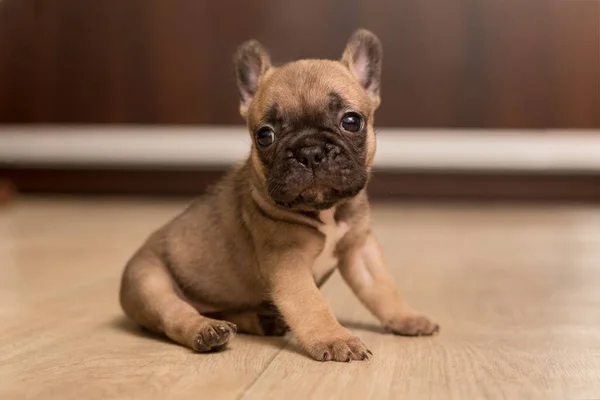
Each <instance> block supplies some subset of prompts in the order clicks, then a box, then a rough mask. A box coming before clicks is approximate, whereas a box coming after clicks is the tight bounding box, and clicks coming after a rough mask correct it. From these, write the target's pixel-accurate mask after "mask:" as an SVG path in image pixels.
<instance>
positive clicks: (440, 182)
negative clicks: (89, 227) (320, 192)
mask: <svg viewBox="0 0 600 400" xmlns="http://www.w3.org/2000/svg"><path fill="white" fill-rule="evenodd" d="M225 172H226V171H225V170H222V169H211V170H199V169H193V168H177V169H168V168H161V167H160V166H157V167H155V168H144V169H132V168H127V167H121V168H119V167H117V166H115V167H114V168H110V169H107V168H100V167H99V168H93V167H86V168H69V167H65V168H50V169H47V168H43V167H38V168H33V167H28V168H9V169H3V168H2V167H1V166H0V176H3V177H5V178H6V179H8V180H10V181H11V182H12V183H13V184H14V186H15V187H16V189H18V191H19V193H23V194H26V195H28V194H36V195H39V194H62V195H65V194H66V195H73V194H76V195H82V194H83V195H94V196H96V195H119V196H122V195H126V196H130V195H133V196H166V197H170V196H185V197H190V196H195V195H200V194H203V193H205V192H206V190H207V189H208V188H209V187H210V186H211V185H214V184H215V183H216V182H217V181H218V180H219V179H220V178H221V177H222V176H223V174H224V173H225ZM368 190H369V195H370V196H371V197H372V198H373V199H376V200H390V201H398V200H443V201H449V200H452V201H464V200H476V201H525V202H529V201H544V202H596V203H597V202H598V201H600V175H599V174H580V173H555V174H549V175H546V174H535V173H511V172H506V171H504V172H503V171H494V172H488V173H477V172H467V171H447V172H439V171H376V172H375V173H374V174H373V178H372V180H371V182H370V184H369V187H368Z"/></svg>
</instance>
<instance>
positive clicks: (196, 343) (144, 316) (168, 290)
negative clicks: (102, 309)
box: [120, 250, 237, 352]
mask: <svg viewBox="0 0 600 400" xmlns="http://www.w3.org/2000/svg"><path fill="white" fill-rule="evenodd" d="M120 301H121V307H122V308H123V311H124V312H125V314H126V315H128V316H129V317H130V318H131V319H133V320H134V321H135V322H137V323H138V324H140V325H142V326H144V327H145V328H147V329H149V330H151V331H154V332H157V333H161V334H164V335H166V336H167V337H169V338H170V339H171V340H173V341H175V342H177V343H179V344H182V345H184V346H187V347H189V348H191V349H193V350H196V351H199V352H206V351H210V350H219V349H222V348H224V347H225V346H226V345H227V343H228V342H229V340H230V339H231V338H233V336H234V335H235V333H236V331H237V327H236V326H235V324H233V323H231V322H228V321H219V320H216V319H212V318H207V317H205V316H203V315H200V314H199V313H198V311H197V310H196V309H195V308H194V307H193V306H192V305H190V304H189V303H188V302H186V301H185V300H184V299H183V298H182V296H180V295H179V294H178V292H177V289H176V283H175V282H174V281H173V279H172V278H171V276H170V274H169V272H168V270H167V269H166V267H165V266H164V264H163V263H162V261H161V260H160V259H159V258H158V257H157V256H156V255H154V254H153V253H152V252H150V251H146V252H145V251H144V250H142V252H140V253H138V254H137V255H136V256H134V257H133V258H132V259H131V261H130V262H129V263H128V265H127V266H126V267H125V271H124V273H123V278H122V281H121V292H120Z"/></svg>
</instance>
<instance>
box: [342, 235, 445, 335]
mask: <svg viewBox="0 0 600 400" xmlns="http://www.w3.org/2000/svg"><path fill="white" fill-rule="evenodd" d="M362 243H363V244H361V245H358V246H356V245H350V246H347V247H346V250H345V251H344V252H343V254H341V257H340V264H339V269H340V273H341V275H342V277H343V278H344V280H345V281H346V282H347V283H348V285H349V286H350V287H351V288H352V290H353V291H354V293H355V294H356V296H357V297H358V298H359V299H360V301H361V302H362V303H363V304H364V305H365V307H367V309H368V310H369V311H371V313H373V314H374V315H375V316H376V317H377V318H378V319H379V320H380V321H381V323H382V325H383V327H384V328H385V329H386V330H389V331H392V332H394V333H396V334H399V335H407V336H420V335H432V334H434V333H436V332H438V331H439V326H438V325H437V324H435V323H433V322H431V321H430V320H429V319H428V318H426V317H425V316H423V315H421V314H419V313H418V312H416V311H415V310H413V309H412V308H411V307H410V306H409V305H408V304H407V303H406V301H404V300H403V299H402V297H401V296H400V294H399V293H398V290H397V288H396V284H395V282H394V280H393V278H392V276H391V275H390V274H389V272H388V271H387V268H386V266H385V263H384V261H383V257H382V255H381V250H380V249H379V245H378V243H377V241H376V240H375V238H374V237H373V235H372V234H370V233H369V234H368V235H367V237H366V238H365V239H364V241H363V242H362Z"/></svg>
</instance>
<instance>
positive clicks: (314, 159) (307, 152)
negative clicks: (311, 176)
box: [296, 146, 325, 169]
mask: <svg viewBox="0 0 600 400" xmlns="http://www.w3.org/2000/svg"><path fill="white" fill-rule="evenodd" d="M324 156H325V152H324V151H323V148H322V147H321V146H311V147H303V148H301V149H300V150H298V152H297V153H296V159H297V160H298V161H300V164H302V165H304V166H305V167H306V168H309V169H315V168H316V167H317V166H318V165H319V164H321V162H322V161H323V158H324Z"/></svg>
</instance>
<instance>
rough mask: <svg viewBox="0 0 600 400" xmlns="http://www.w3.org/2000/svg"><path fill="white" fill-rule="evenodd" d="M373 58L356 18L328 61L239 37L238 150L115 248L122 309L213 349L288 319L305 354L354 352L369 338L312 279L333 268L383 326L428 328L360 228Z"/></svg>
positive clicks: (282, 328) (345, 357) (327, 356)
mask: <svg viewBox="0 0 600 400" xmlns="http://www.w3.org/2000/svg"><path fill="white" fill-rule="evenodd" d="M381 59H382V48H381V44H380V42H379V40H378V38H377V37H376V36H375V35H374V34H372V33H371V32H369V31H366V30H362V29H361V30H358V31H356V32H355V33H354V34H353V35H352V36H351V37H350V39H349V41H348V43H347V46H346V48H345V51H344V52H343V55H342V57H341V59H340V60H339V61H333V60H299V61H296V62H292V63H288V64H285V65H283V66H273V65H271V63H270V61H269V56H268V54H267V52H266V51H265V50H264V49H263V47H262V46H261V44H260V43H258V42H256V41H254V40H251V41H248V42H246V43H244V44H243V45H242V46H240V48H239V49H238V51H237V54H236V56H235V71H236V76H237V83H238V87H239V94H240V99H241V101H240V112H241V115H242V116H243V117H244V119H245V121H246V123H247V127H248V130H249V133H250V135H251V137H252V143H253V145H252V148H251V151H250V154H249V157H248V158H247V160H245V161H244V162H243V163H241V164H240V165H238V166H237V167H235V168H234V169H233V170H232V171H230V172H229V173H228V174H227V175H226V176H225V177H224V178H223V179H222V180H221V182H220V183H218V184H217V185H216V186H215V187H214V188H212V189H211V190H210V192H209V193H208V194H207V195H206V196H204V197H202V198H201V199H198V200H196V201H195V202H193V203H192V204H191V205H189V206H188V207H187V209H185V210H184V211H183V212H182V213H181V214H179V215H178V216H177V217H175V218H174V219H173V220H171V221H170V222H168V223H167V224H166V225H165V226H163V227H162V228H160V229H158V230H157V231H155V232H154V233H153V234H152V235H150V236H149V238H148V239H147V240H146V242H145V243H144V244H143V245H142V246H141V248H140V249H139V250H138V251H137V252H136V253H135V254H134V255H133V257H132V258H131V259H130V260H129V262H128V263H127V265H126V267H125V270H124V273H123V277H122V282H121V290H120V302H121V306H122V308H123V310H124V312H125V313H126V315H128V316H129V317H130V318H131V319H133V320H134V321H135V322H137V323H138V324H140V325H142V326H144V327H146V328H147V329H149V330H152V331H155V332H158V333H161V334H165V335H166V336H168V337H169V338H171V339H172V340H173V341H175V342H178V343H180V344H182V345H184V346H187V347H189V348H191V349H194V350H196V351H198V352H207V351H211V350H218V349H222V348H223V347H225V346H226V345H227V344H228V342H229V341H230V340H231V339H232V338H233V337H234V335H235V333H236V332H237V331H240V332H244V333H249V334H256V335H282V334H284V333H285V332H286V331H287V330H288V329H290V330H291V332H292V333H293V334H294V335H295V337H296V338H297V339H298V341H299V342H300V343H301V345H302V346H303V348H304V349H305V350H306V352H307V353H308V354H309V355H310V356H311V357H313V358H314V359H316V360H320V361H350V360H364V359H366V358H368V355H369V354H371V353H370V351H369V350H368V349H367V347H366V346H365V344H364V343H363V342H362V341H361V340H360V339H359V338H358V337H356V336H354V335H353V334H352V333H350V332H349V331H348V330H347V329H345V328H344V327H343V326H341V325H340V324H339V322H338V321H337V320H336V318H335V316H334V315H333V313H332V311H331V309H330V307H329V306H328V304H327V302H326V301H325V300H324V299H323V297H322V296H321V293H320V292H319V287H320V286H321V285H322V284H323V283H324V282H325V281H326V280H327V278H328V277H329V276H330V275H331V274H332V272H333V271H334V270H335V269H336V268H337V269H338V270H339V271H340V273H341V275H342V277H343V279H344V280H345V281H346V282H347V284H348V285H349V286H350V287H351V289H352V290H353V291H354V293H355V294H356V296H358V298H359V299H360V300H361V302H362V303H363V304H364V305H365V307H366V308H367V309H368V310H370V312H372V313H373V314H374V315H375V316H376V317H377V318H378V319H379V321H381V323H382V324H383V326H384V327H385V328H386V329H387V330H389V331H391V332H394V333H396V334H401V335H431V334H433V333H435V332H437V331H438V325H436V324H435V323H433V322H431V321H430V320H429V319H427V318H425V317H424V316H422V315H420V314H418V313H417V312H416V311H414V310H413V309H412V308H411V307H410V306H409V305H408V304H407V303H406V302H405V301H404V300H403V299H402V298H401V296H400V295H399V293H398V291H397V289H396V286H395V284H394V281H393V280H392V278H391V276H390V274H389V273H388V271H387V270H386V266H385V264H384V261H383V259H382V256H381V253H380V250H379V248H378V244H377V242H376V241H375V238H374V237H373V235H372V234H371V231H370V228H369V203H368V200H367V195H366V192H365V188H366V185H367V182H368V180H369V173H370V169H371V165H372V163H373V158H374V155H375V133H374V130H373V114H374V111H375V110H376V109H377V107H378V106H379V103H380V96H379V86H380V75H381ZM288 327H289V328H288Z"/></svg>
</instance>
